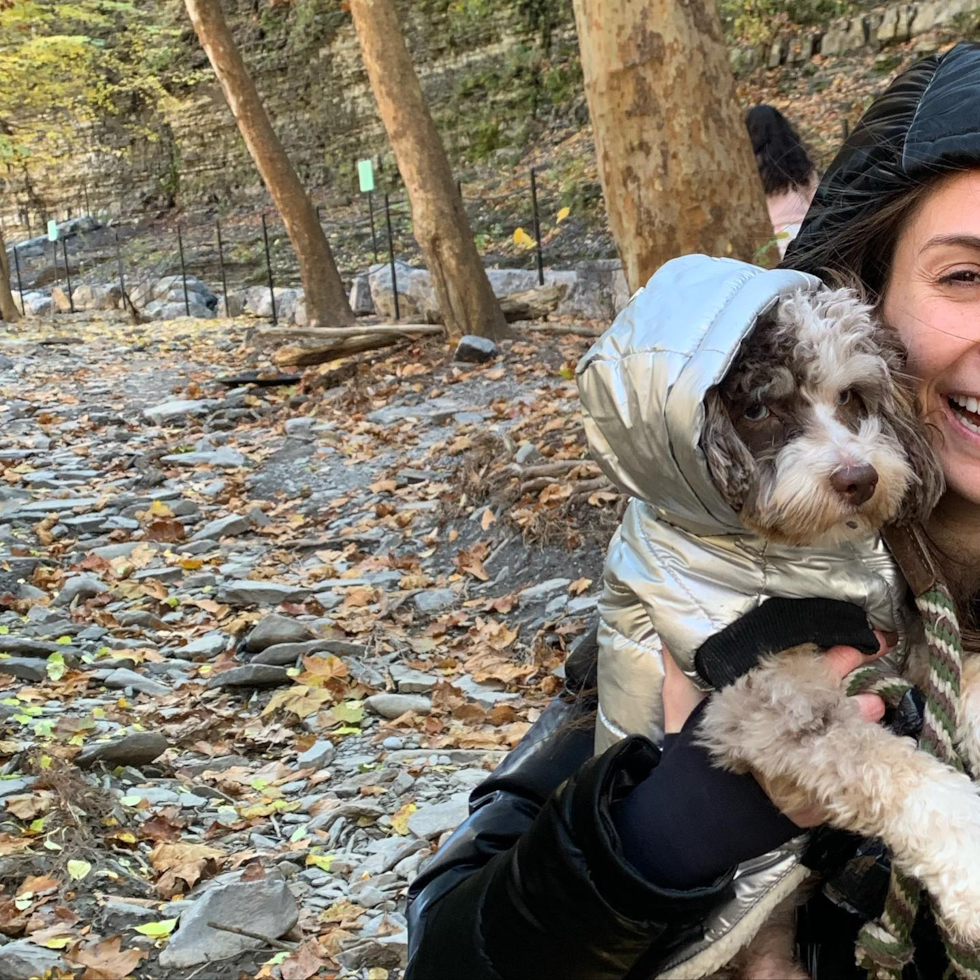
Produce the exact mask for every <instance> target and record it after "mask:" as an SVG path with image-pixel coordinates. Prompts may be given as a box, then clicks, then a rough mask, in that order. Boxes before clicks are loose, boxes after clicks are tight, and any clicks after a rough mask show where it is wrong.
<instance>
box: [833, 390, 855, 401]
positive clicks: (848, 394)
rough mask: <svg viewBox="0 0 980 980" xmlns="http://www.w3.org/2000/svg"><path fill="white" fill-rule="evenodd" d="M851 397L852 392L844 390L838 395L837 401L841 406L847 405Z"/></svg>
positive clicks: (852, 395)
mask: <svg viewBox="0 0 980 980" xmlns="http://www.w3.org/2000/svg"><path fill="white" fill-rule="evenodd" d="M853 397H854V392H853V391H852V390H851V389H850V388H845V389H844V390H843V391H842V392H841V393H840V395H838V397H837V401H838V403H839V404H841V405H848V404H850V401H851V399H852V398H853Z"/></svg>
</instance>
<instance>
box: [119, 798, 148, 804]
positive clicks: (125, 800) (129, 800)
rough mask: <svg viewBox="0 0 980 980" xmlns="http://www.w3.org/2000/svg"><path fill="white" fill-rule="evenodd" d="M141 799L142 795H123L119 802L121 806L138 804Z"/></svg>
mask: <svg viewBox="0 0 980 980" xmlns="http://www.w3.org/2000/svg"><path fill="white" fill-rule="evenodd" d="M142 799H143V797H142V796H124V797H123V798H122V799H121V800H120V801H119V802H120V803H122V805H123V806H139V805H140V802H141V801H142Z"/></svg>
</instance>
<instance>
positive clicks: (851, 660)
mask: <svg viewBox="0 0 980 980" xmlns="http://www.w3.org/2000/svg"><path fill="white" fill-rule="evenodd" d="M875 635H876V636H877V637H878V644H879V649H878V653H876V654H874V655H873V656H870V657H869V656H866V655H865V654H863V653H861V651H860V650H856V649H855V648H854V647H844V646H838V647H831V648H830V649H829V650H828V651H827V653H826V654H825V656H826V658H827V664H828V665H829V667H830V669H831V670H832V672H833V673H834V674H835V675H836V676H837V677H838V678H840V680H841V682H843V680H844V678H845V677H847V675H848V674H850V673H851V671H852V670H856V669H857V668H858V667H863V666H865V665H866V664H868V663H870V662H871V661H873V660H877V659H878V658H879V657H883V656H884V655H885V654H886V653H888V652H889V650H891V649H892V647H893V646H894V638H893V637H887V636H886V635H885V634H884V633H882V632H880V631H878V630H875ZM705 697H707V695H706V694H705V693H704V692H703V691H700V690H698V688H697V687H696V686H695V685H694V683H693V682H692V681H691V680H690V679H689V678H688V677H687V676H686V675H685V674H684V672H683V671H682V670H681V669H680V667H678V666H677V663H676V661H675V660H674V658H673V657H672V656H671V655H670V652H669V651H668V650H667V648H666V647H665V648H664V688H663V698H664V731H665V732H666V733H667V734H674V733H677V732H679V731H680V730H681V729H682V728H683V727H684V723H685V722H686V721H687V719H688V717H689V716H690V714H691V712H692V711H694V709H695V708H696V707H697V706H698V705H699V704H700V703H701V702H702V701H703V700H704V699H705ZM855 697H856V698H857V701H858V704H859V706H860V709H861V715H862V717H863V718H864V719H865V721H868V722H871V723H876V722H879V721H881V719H882V717H883V716H884V714H885V702H884V701H883V700H882V699H881V698H880V697H878V695H877V694H858V695H855ZM759 781H760V783H761V784H762V788H763V789H766V785H765V782H764V781H762V780H759ZM787 816H788V817H789V818H790V820H792V821H793V822H794V823H795V824H796V825H797V826H798V827H816V826H819V825H820V824H822V823H824V822H825V820H824V815H823V812H822V811H821V810H820V809H819V808H818V807H815V806H814V807H808V808H806V809H805V810H802V811H796V812H793V813H788V814H787Z"/></svg>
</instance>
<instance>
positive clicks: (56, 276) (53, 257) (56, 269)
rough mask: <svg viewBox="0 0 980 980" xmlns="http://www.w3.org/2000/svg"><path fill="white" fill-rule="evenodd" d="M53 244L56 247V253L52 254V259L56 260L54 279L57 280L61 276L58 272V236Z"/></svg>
mask: <svg viewBox="0 0 980 980" xmlns="http://www.w3.org/2000/svg"><path fill="white" fill-rule="evenodd" d="M51 246H52V248H53V249H54V253H53V254H52V257H51V258H52V261H53V262H54V281H55V282H57V281H58V280H59V279H60V278H61V275H60V274H59V272H58V239H57V238H56V239H55V240H54V241H53V242H52V243H51Z"/></svg>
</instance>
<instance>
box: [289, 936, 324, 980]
mask: <svg viewBox="0 0 980 980" xmlns="http://www.w3.org/2000/svg"><path fill="white" fill-rule="evenodd" d="M325 966H326V963H325V962H324V960H323V958H322V957H321V956H320V944H319V943H318V942H317V941H316V940H315V939H308V940H307V941H306V942H305V943H303V945H302V946H300V947H299V949H297V950H295V951H294V952H292V953H290V954H289V956H287V957H286V959H284V960H283V961H282V963H281V964H280V965H279V971H280V973H281V974H282V980H309V978H310V977H312V976H315V975H316V974H317V973H318V972H319V971H320V970H322V969H323V968H324V967H325Z"/></svg>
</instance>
